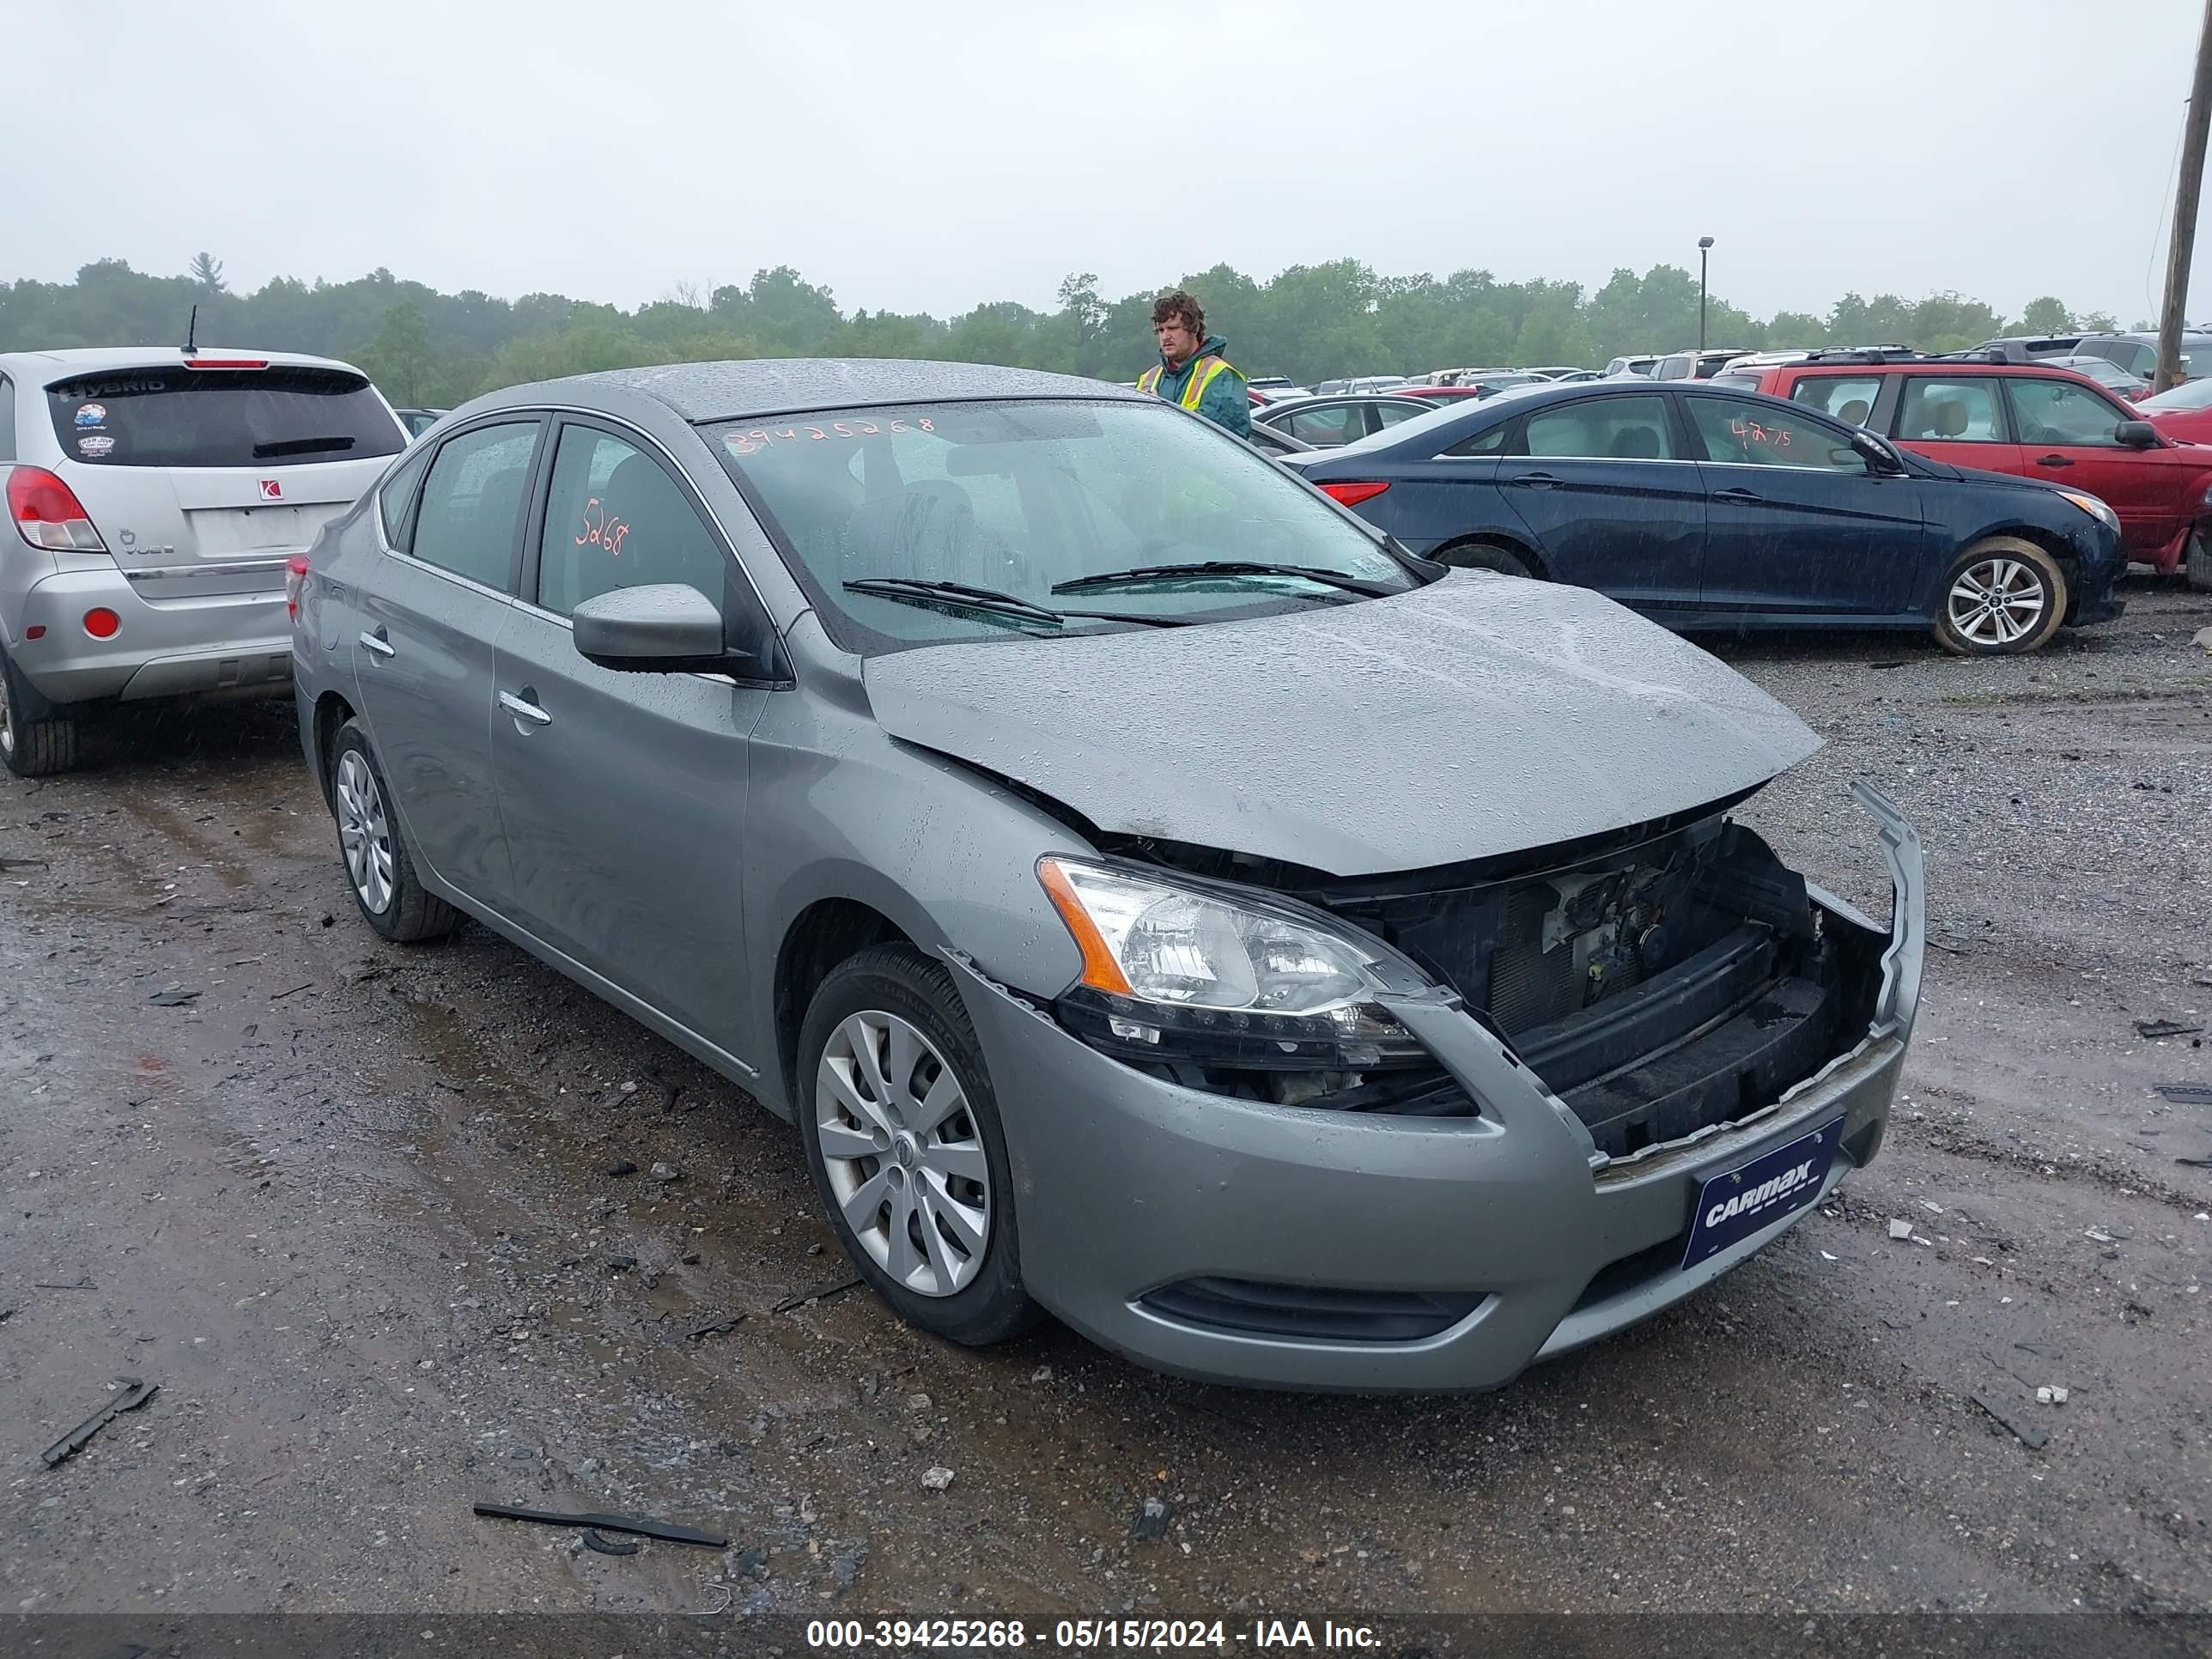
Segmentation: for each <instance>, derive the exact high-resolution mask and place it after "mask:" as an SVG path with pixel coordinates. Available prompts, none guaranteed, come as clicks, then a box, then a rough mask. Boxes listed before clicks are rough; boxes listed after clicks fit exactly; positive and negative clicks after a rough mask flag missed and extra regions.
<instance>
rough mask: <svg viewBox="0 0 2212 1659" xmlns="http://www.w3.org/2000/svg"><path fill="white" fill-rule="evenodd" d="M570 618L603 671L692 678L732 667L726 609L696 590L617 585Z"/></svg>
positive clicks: (580, 643) (582, 648)
mask: <svg viewBox="0 0 2212 1659" xmlns="http://www.w3.org/2000/svg"><path fill="white" fill-rule="evenodd" d="M568 620H569V623H570V624H571V626H572V627H573V628H574V633H575V640H576V650H577V652H578V653H580V655H582V656H583V657H585V658H586V659H588V660H590V661H592V662H595V663H597V664H599V666H600V667H602V668H615V669H623V670H626V671H629V672H631V673H637V674H690V673H698V672H702V671H708V672H712V671H721V670H726V669H728V668H730V667H731V666H732V653H731V652H730V651H729V649H728V648H727V647H726V646H725V645H724V644H723V642H722V612H721V608H720V606H719V605H716V604H715V603H714V601H713V600H712V599H708V597H707V596H706V595H705V594H704V593H702V592H700V591H699V590H698V589H697V588H696V587H684V586H679V585H678V584H675V583H659V584H655V585H653V586H646V587H617V588H615V589H614V590H612V591H611V592H605V593H599V594H595V595H593V596H592V598H590V599H586V600H585V601H584V602H583V603H582V604H581V605H578V606H577V607H576V609H575V610H574V612H572V613H571V614H570V616H569V618H568Z"/></svg>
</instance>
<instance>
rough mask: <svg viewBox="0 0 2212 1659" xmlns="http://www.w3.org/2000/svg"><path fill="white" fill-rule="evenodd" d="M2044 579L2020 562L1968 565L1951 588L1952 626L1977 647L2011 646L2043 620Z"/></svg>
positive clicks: (1992, 561)
mask: <svg viewBox="0 0 2212 1659" xmlns="http://www.w3.org/2000/svg"><path fill="white" fill-rule="evenodd" d="M2044 605H2045V598H2044V592H2043V578H2042V577H2041V576H2040V575H2039V574H2037V573H2036V571H2035V568H2033V566H2031V565H2027V564H2023V563H2021V562H2020V561H2019V560H2018V559H2006V558H1996V559H1984V560H1983V561H1982V562H1980V563H1979V564H1975V565H1969V566H1968V567H1967V568H1966V569H1965V570H1964V571H1963V572H1961V573H1960V576H1959V580H1957V581H1956V582H1954V584H1953V585H1952V587H1951V599H1950V606H1951V626H1952V627H1954V628H1955V629H1958V630H1959V632H1960V633H1961V634H1963V635H1965V636H1966V638H1968V639H1970V640H1972V641H1973V642H1974V643H1975V644H1976V645H2010V644H2012V643H2013V642H2014V641H2016V640H2022V639H2025V638H2027V636H2028V635H2031V634H2033V632H2034V631H2035V629H2036V627H2037V625H2038V624H2039V623H2041V622H2042V620H2043V607H2044Z"/></svg>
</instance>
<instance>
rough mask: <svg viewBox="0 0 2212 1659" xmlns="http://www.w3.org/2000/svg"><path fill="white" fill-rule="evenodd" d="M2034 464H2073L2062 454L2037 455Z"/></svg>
mask: <svg viewBox="0 0 2212 1659" xmlns="http://www.w3.org/2000/svg"><path fill="white" fill-rule="evenodd" d="M2035 464H2036V465H2038V466H2071V465H2074V463H2073V462H2071V461H2069V460H2068V459H2066V457H2064V456H2063V455H2039V456H2037V457H2036V458H2035Z"/></svg>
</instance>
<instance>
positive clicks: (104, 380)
mask: <svg viewBox="0 0 2212 1659" xmlns="http://www.w3.org/2000/svg"><path fill="white" fill-rule="evenodd" d="M46 404H47V413H48V416H49V418H50V419H51V420H52V422H53V427H54V433H55V436H56V438H57V439H58V441H59V443H60V446H61V453H62V457H63V459H62V461H61V463H60V465H58V468H57V471H58V472H59V473H60V474H61V475H62V477H64V480H65V481H66V482H67V483H69V485H70V489H73V490H75V491H76V495H77V498H78V499H79V500H80V501H82V502H83V503H84V504H85V510H86V511H87V512H88V513H90V514H91V516H92V520H93V523H94V526H96V527H97V528H98V529H99V531H100V534H101V536H102V538H104V539H105V540H106V543H107V545H108V547H109V549H110V550H112V552H113V553H114V555H115V560H116V562H117V563H118V565H119V566H121V567H122V569H123V572H124V574H125V576H126V577H127V578H128V579H129V580H130V582H131V591H132V592H134V593H136V594H137V596H138V597H139V598H140V599H145V600H147V601H149V603H153V604H157V605H158V604H162V603H165V602H167V603H182V602H189V601H191V600H192V599H203V598H218V597H222V596H225V595H230V596H235V595H239V594H247V593H264V592H266V593H274V592H281V591H283V586H284V562H285V560H286V559H287V558H289V556H291V555H293V554H295V553H298V552H302V551H304V550H306V549H307V545H308V544H309V543H311V542H313V540H314V538H315V534H316V532H318V531H319V530H320V529H321V528H322V527H323V526H324V525H325V523H326V522H328V521H329V520H331V519H333V518H335V517H336V516H337V514H338V513H342V512H343V511H344V510H345V509H346V508H347V507H349V506H350V505H351V504H352V503H353V501H355V500H356V498H357V497H358V496H359V495H361V493H362V490H364V489H368V486H369V485H370V484H371V483H374V481H375V479H376V477H377V475H378V474H379V473H380V472H381V471H383V470H384V465H385V462H386V460H387V459H389V458H390V457H392V456H393V455H396V454H397V453H399V451H400V450H401V449H402V448H404V447H405V445H406V435H405V434H404V432H403V431H402V430H401V428H400V426H399V424H398V421H397V419H396V418H395V417H394V416H393V415H392V411H391V410H390V409H389V408H388V407H387V406H386V404H385V402H384V400H383V398H380V397H379V396H378V395H377V393H376V392H375V389H374V387H372V386H370V385H369V383H368V380H365V379H363V378H362V376H361V375H359V374H353V373H351V372H349V371H347V370H343V369H335V368H320V367H313V366H307V365H298V366H289V365H283V364H277V365H268V364H264V363H263V362H261V361H260V360H259V359H250V358H216V357H212V356H209V357H203V358H200V359H197V360H195V361H194V362H191V363H189V364H177V363H168V364H156V365H152V366H149V367H147V368H124V369H110V370H102V371H100V372H99V373H97V374H81V375H76V376H73V377H71V378H70V379H68V380H59V381H56V382H54V383H52V384H51V385H49V386H47V387H46Z"/></svg>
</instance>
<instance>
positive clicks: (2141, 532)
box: [1716, 352, 2212, 580]
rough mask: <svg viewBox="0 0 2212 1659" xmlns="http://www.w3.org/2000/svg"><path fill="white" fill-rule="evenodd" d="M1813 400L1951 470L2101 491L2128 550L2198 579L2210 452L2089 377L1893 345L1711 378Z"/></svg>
mask: <svg viewBox="0 0 2212 1659" xmlns="http://www.w3.org/2000/svg"><path fill="white" fill-rule="evenodd" d="M1723 383H1726V384H1737V385H1745V386H1753V387H1755V388H1756V389H1757V390H1759V391H1760V392H1766V393H1768V394H1769V395H1770V396H1772V397H1776V398H1792V399H1794V400H1796V402H1798V403H1801V404H1810V405H1812V406H1813V407H1814V409H1817V410H1820V411H1821V412H1822V413H1824V414H1827V415H1833V416H1838V418H1840V419H1842V420H1845V421H1848V422H1851V423H1852V424H1853V425H1855V426H1863V427H1865V428H1869V430H1871V431H1874V432H1876V433H1879V434H1881V435H1882V436H1883V437H1886V438H1887V439H1889V440H1890V441H1892V442H1893V443H1895V444H1896V445H1897V446H1898V447H1899V448H1902V449H1909V450H1911V451H1912V452H1913V453H1915V454H1917V455H1925V456H1928V457H1929V459H1933V460H1938V461H1948V463H1950V465H1953V466H1959V467H1968V468H1974V469H1978V470H1979V471H1984V472H2008V473H2011V474H2012V475H2013V476H2014V477H2021V478H2040V479H2042V480H2044V481H2045V482H2046V483H2057V484H2064V485H2065V486H2066V487H2067V488H2068V489H2079V490H2082V491H2085V492H2087V494H2089V495H2097V496H2100V497H2102V498H2103V499H2104V501H2106V503H2107V504H2108V505H2109V506H2110V507H2112V510H2113V511H2114V512H2116V513H2118V514H2119V516H2120V538H2121V543H2122V545H2123V546H2124V548H2125V549H2126V550H2127V555H2128V557H2129V558H2130V559H2132V560H2134V561H2136V562H2137V563H2141V564H2148V565H2150V566H2153V567H2154V568H2156V569H2158V570H2160V571H2161V572H2163V573H2166V574H2172V573H2174V572H2176V571H2178V570H2180V569H2181V568H2183V564H2184V561H2185V560H2188V561H2189V563H2190V565H2191V579H2192V580H2195V571H2196V570H2197V568H2206V575H2207V580H2212V568H2208V567H2212V558H2208V557H2207V556H2204V555H2203V554H2199V555H2198V556H2197V557H2196V558H2193V559H2191V558H2190V549H2191V543H2192V541H2193V540H2194V539H2195V538H2196V534H2197V529H2198V527H2199V526H2200V525H2201V524H2203V522H2204V521H2205V520H2207V519H2208V518H2212V501H2208V499H2207V493H2208V491H2212V448H2207V447H2202V446H2199V445H2197V444H2194V443H2185V442H2178V441H2175V436H2174V435H2172V434H2171V433H2168V434H2167V435H2165V436H2161V435H2160V432H2159V430H2158V429H2157V428H2154V426H2153V424H2152V422H2151V421H2150V420H2149V419H2147V418H2146V416H2147V415H2148V414H2149V413H2150V412H2151V411H2150V410H2148V409H2147V408H2146V409H2138V408H2135V407H2131V406H2130V405H2129V404H2125V403H2123V402H2121V401H2120V399H2119V398H2116V397H2114V396H2113V395H2112V393H2111V392H2107V391H2106V389H2105V388H2104V387H2103V386H2099V385H2098V384H2097V383H2096V382H2095V381H2094V380H2090V379H2089V378H2088V377H2087V375H2084V374H2075V373H2074V372H2073V371H2072V370H2071V369H2064V368H2046V367H2044V366H2042V365H2039V364H2032V363H1991V362H1962V361H1960V360H1957V359H1954V358H1948V357H1922V356H1905V355H1903V354H1891V353H1887V352H1883V353H1875V352H1863V353H1852V352H1837V353H1832V354H1815V355H1814V356H1813V357H1811V358H1808V360H1807V361H1805V362H1800V363H1782V364H1778V365H1776V366H1774V367H1772V368H1762V369H1758V370H1754V371H1751V372H1749V373H1747V374H1742V375H1741V376H1739V375H1735V374H1728V373H1726V372H1723V374H1721V375H1720V376H1719V377H1718V379H1717V381H1716V384H1723Z"/></svg>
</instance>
